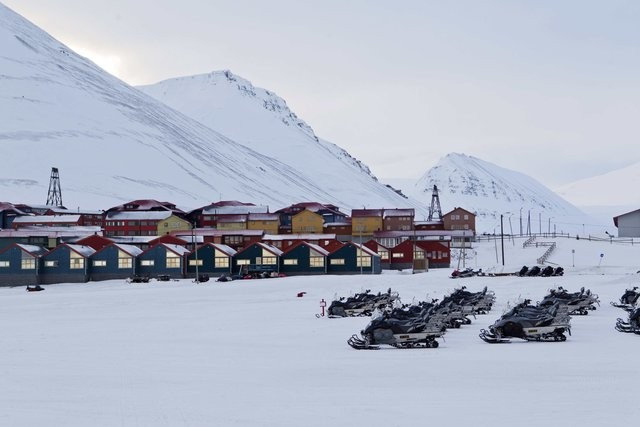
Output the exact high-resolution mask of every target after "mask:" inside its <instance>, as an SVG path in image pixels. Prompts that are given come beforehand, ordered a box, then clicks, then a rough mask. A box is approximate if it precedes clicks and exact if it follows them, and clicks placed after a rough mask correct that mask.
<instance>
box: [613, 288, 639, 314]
mask: <svg viewBox="0 0 640 427" xmlns="http://www.w3.org/2000/svg"><path fill="white" fill-rule="evenodd" d="M639 297H640V292H638V287H637V286H634V287H633V288H632V289H627V290H626V291H625V292H624V294H622V296H621V297H620V302H619V303H617V302H613V301H611V305H612V306H614V307H618V308H621V309H623V310H625V311H628V312H629V313H630V312H632V311H633V310H634V309H635V306H636V303H637V302H638V298H639Z"/></svg>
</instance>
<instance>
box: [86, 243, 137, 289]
mask: <svg viewBox="0 0 640 427" xmlns="http://www.w3.org/2000/svg"><path fill="white" fill-rule="evenodd" d="M120 258H130V259H131V267H128V268H120V267H119V259H120ZM89 260H90V263H91V277H90V280H95V281H99V280H113V279H126V278H128V277H131V276H134V275H135V274H136V258H135V257H132V256H131V255H129V254H128V253H126V252H124V251H122V250H121V249H119V248H118V247H117V246H108V247H106V248H105V249H103V250H101V251H100V252H96V253H95V254H93V255H92V256H91V257H89ZM95 261H105V262H106V263H107V265H106V266H104V267H102V266H96V265H95Z"/></svg>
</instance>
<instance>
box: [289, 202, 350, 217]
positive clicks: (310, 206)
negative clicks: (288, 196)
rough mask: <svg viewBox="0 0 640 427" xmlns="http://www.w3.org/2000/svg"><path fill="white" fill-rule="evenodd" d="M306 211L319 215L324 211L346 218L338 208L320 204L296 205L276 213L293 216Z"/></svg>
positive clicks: (304, 203)
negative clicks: (292, 214)
mask: <svg viewBox="0 0 640 427" xmlns="http://www.w3.org/2000/svg"><path fill="white" fill-rule="evenodd" d="M305 209H306V210H308V211H311V212H314V213H318V212H319V211H324V213H329V214H334V215H341V216H346V215H345V214H344V213H343V212H340V210H339V209H338V207H337V206H335V205H331V204H323V203H318V202H302V203H296V204H294V205H291V206H287V207H286V208H282V209H279V210H278V211H276V212H278V213H283V214H291V213H297V212H300V211H303V210H305Z"/></svg>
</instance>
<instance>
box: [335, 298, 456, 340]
mask: <svg viewBox="0 0 640 427" xmlns="http://www.w3.org/2000/svg"><path fill="white" fill-rule="evenodd" d="M445 331H446V328H445V326H444V324H443V318H442V316H441V315H439V314H437V313H436V312H435V307H434V306H433V304H432V303H421V304H420V305H417V306H412V307H409V308H395V309H393V310H392V311H390V312H381V314H380V315H379V316H377V317H375V318H374V319H372V320H371V322H370V323H369V325H367V327H366V328H365V329H364V330H362V331H361V333H360V336H357V335H355V334H354V335H352V336H351V338H349V339H348V340H347V343H348V344H349V345H350V346H351V347H353V348H355V349H356V350H378V349H379V348H380V345H382V344H386V345H390V346H392V347H396V348H436V347H438V345H439V344H438V341H436V338H438V337H441V336H442V335H444V333H445Z"/></svg>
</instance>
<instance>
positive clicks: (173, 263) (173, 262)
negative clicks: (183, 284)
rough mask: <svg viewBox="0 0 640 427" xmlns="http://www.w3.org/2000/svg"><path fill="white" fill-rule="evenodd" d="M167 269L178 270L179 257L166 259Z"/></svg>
mask: <svg viewBox="0 0 640 427" xmlns="http://www.w3.org/2000/svg"><path fill="white" fill-rule="evenodd" d="M167 268H180V258H179V257H170V256H168V257H167Z"/></svg>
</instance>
